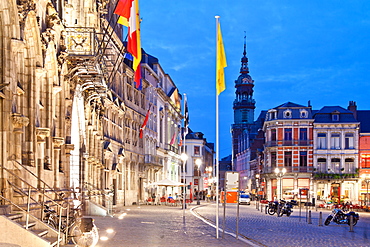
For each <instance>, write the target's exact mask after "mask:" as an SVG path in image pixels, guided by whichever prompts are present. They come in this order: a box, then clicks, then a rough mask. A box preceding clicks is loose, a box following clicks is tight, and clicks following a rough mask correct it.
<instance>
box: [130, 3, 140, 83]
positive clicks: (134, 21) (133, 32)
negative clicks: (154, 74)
mask: <svg viewBox="0 0 370 247" xmlns="http://www.w3.org/2000/svg"><path fill="white" fill-rule="evenodd" d="M127 51H128V52H130V53H131V54H132V56H133V57H134V64H133V69H134V71H135V86H136V88H137V89H139V90H141V88H142V85H141V67H140V62H141V41H140V15H139V0H134V1H133V3H132V6H131V12H130V19H129V35H128V44H127Z"/></svg>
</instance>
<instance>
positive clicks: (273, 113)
mask: <svg viewBox="0 0 370 247" xmlns="http://www.w3.org/2000/svg"><path fill="white" fill-rule="evenodd" d="M267 114H268V119H269V120H272V119H276V110H275V109H272V110H269V111H268V113H267Z"/></svg>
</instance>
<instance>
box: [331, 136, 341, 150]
mask: <svg viewBox="0 0 370 247" xmlns="http://www.w3.org/2000/svg"><path fill="white" fill-rule="evenodd" d="M331 148H332V149H340V134H339V133H332V134H331Z"/></svg>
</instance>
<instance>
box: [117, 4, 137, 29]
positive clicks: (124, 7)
mask: <svg viewBox="0 0 370 247" xmlns="http://www.w3.org/2000/svg"><path fill="white" fill-rule="evenodd" d="M132 2H133V1H132V0H118V3H117V7H116V9H115V10H114V13H115V14H117V15H119V18H118V23H119V24H121V25H123V26H126V27H128V26H129V22H128V21H129V19H130V10H131V6H132Z"/></svg>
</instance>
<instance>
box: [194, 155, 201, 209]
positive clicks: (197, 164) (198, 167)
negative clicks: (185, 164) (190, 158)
mask: <svg viewBox="0 0 370 247" xmlns="http://www.w3.org/2000/svg"><path fill="white" fill-rule="evenodd" d="M195 165H196V167H197V175H198V177H199V178H198V195H197V205H200V201H199V197H200V184H199V183H200V166H201V165H202V160H201V159H199V158H198V159H196V160H195Z"/></svg>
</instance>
